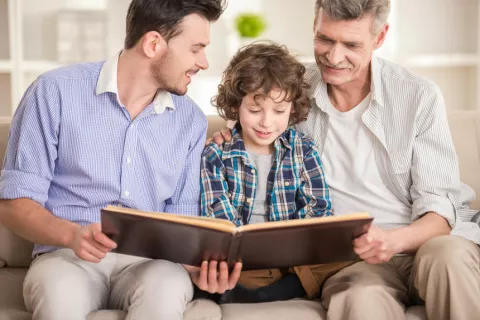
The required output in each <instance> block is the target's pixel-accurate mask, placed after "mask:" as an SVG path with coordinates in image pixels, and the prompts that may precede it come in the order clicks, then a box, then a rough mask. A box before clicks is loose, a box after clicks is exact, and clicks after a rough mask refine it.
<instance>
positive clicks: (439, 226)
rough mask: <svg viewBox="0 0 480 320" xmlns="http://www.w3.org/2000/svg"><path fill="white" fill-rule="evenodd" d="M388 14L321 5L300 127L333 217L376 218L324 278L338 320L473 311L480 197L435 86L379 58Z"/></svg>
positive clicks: (326, 300)
mask: <svg viewBox="0 0 480 320" xmlns="http://www.w3.org/2000/svg"><path fill="white" fill-rule="evenodd" d="M389 11H390V1H389V0H317V2H316V17H315V24H314V32H315V40H314V41H315V58H316V62H317V63H316V65H315V64H313V65H311V66H307V69H308V71H307V82H309V84H310V85H311V89H310V99H311V103H312V105H313V108H312V111H311V113H310V115H309V116H308V119H307V121H305V122H304V123H302V124H300V125H297V129H299V130H300V131H302V132H304V133H306V134H308V135H310V136H311V137H313V138H314V140H315V142H316V144H317V147H318V149H319V151H320V153H321V157H322V161H323V164H324V169H325V174H326V180H327V183H328V184H329V186H330V190H331V196H332V202H333V208H334V210H335V214H337V215H342V214H345V213H348V212H355V211H368V212H370V213H371V214H372V216H373V217H374V218H375V220H374V226H372V227H371V228H370V230H369V232H368V233H367V234H365V235H363V236H362V237H360V238H358V239H355V240H354V243H353V245H354V247H355V251H356V252H357V253H358V255H359V256H360V258H361V259H362V260H363V261H360V262H357V263H355V264H353V265H351V266H349V267H347V268H345V269H343V270H342V271H340V272H339V273H337V274H336V275H334V276H332V277H331V278H330V279H328V280H327V282H326V283H325V285H324V287H323V292H322V302H323V305H324V306H325V307H326V308H328V317H329V319H332V320H337V319H338V320H341V319H342V320H345V319H382V320H384V319H399V320H400V319H405V313H404V310H405V307H406V306H408V305H411V304H413V303H418V302H422V300H423V301H424V302H425V305H426V310H427V315H428V318H429V319H435V320H440V319H456V320H463V319H465V320H466V319H476V318H477V317H478V315H479V314H480V304H479V303H478V297H479V296H480V268H479V264H480V250H479V248H478V246H477V245H476V244H475V243H474V242H472V241H470V240H466V239H465V238H467V239H473V240H476V241H477V242H478V241H479V239H480V236H479V234H480V230H479V228H478V225H476V224H473V223H471V222H466V221H470V219H471V217H472V215H473V214H474V211H472V210H469V208H468V203H469V201H470V200H471V199H472V198H473V197H474V193H473V192H472V190H471V189H470V188H468V187H467V186H465V185H463V184H462V183H461V182H460V180H459V170H458V161H457V157H456V153H455V150H454V147H453V143H452V139H451V136H450V132H449V127H448V123H447V119H446V114H445V106H444V101H443V98H442V94H441V92H440V90H439V88H438V87H437V86H436V85H435V84H434V83H432V82H430V81H428V80H426V79H423V78H421V77H419V76H418V75H415V74H413V73H411V72H409V71H408V70H406V69H404V68H402V67H400V66H397V65H395V64H393V63H391V62H388V61H385V60H383V59H380V58H378V57H376V56H375V55H374V54H373V52H374V51H375V50H376V49H378V48H379V47H380V46H381V45H382V44H383V42H384V40H385V37H386V35H387V31H388V28H389V26H388V24H387V18H388V14H389ZM218 140H221V139H217V142H219V141H218ZM452 228H454V229H453V231H452ZM467 231H468V232H469V233H468V232H467ZM450 233H452V234H456V235H461V236H463V237H459V236H451V235H449V234H450Z"/></svg>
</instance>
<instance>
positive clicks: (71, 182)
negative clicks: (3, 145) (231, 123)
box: [0, 0, 239, 320]
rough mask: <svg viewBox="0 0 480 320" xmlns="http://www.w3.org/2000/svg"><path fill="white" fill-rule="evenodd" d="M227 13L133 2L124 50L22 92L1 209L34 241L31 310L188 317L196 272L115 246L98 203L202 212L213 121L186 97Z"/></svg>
mask: <svg viewBox="0 0 480 320" xmlns="http://www.w3.org/2000/svg"><path fill="white" fill-rule="evenodd" d="M222 11H223V1H221V0H203V1H198V0H183V1H180V2H179V1H166V0H133V1H132V3H131V4H130V7H129V10H128V16H127V36H126V39H125V48H124V50H123V51H122V52H121V53H119V54H118V55H116V56H115V57H112V58H111V59H109V60H107V61H106V62H100V63H82V64H77V65H73V66H69V67H64V68H60V69H57V70H54V71H51V72H48V73H46V74H44V75H42V76H40V77H39V78H38V79H37V80H36V81H35V82H34V83H33V84H32V85H31V86H30V88H29V89H28V90H27V92H26V93H25V96H24V97H23V99H22V101H21V103H20V105H19V107H18V110H17V112H16V114H15V116H14V119H13V122H12V128H11V132H10V140H9V144H8V150H7V155H6V159H5V164H4V168H3V171H2V175H1V178H0V197H1V198H2V199H4V200H2V201H1V208H0V218H1V223H2V224H3V225H5V226H6V227H8V228H10V229H11V230H13V231H14V232H16V233H17V234H19V235H20V236H23V237H25V238H26V239H28V240H30V241H32V242H34V243H36V245H35V249H34V252H33V256H34V257H35V260H34V261H33V263H32V266H31V268H30V269H29V271H28V274H27V276H26V278H25V282H24V298H25V304H26V307H27V310H29V311H31V312H33V317H34V319H48V320H55V319H62V320H63V319H86V317H87V315H88V314H89V313H90V312H91V311H94V310H98V309H106V308H113V309H123V310H126V311H128V317H127V319H168V320H170V319H179V320H180V319H182V318H183V311H184V309H185V306H186V304H187V303H188V302H189V301H190V300H191V298H192V294H193V287H192V282H191V280H190V276H189V273H188V272H187V271H185V269H184V268H182V267H181V266H180V265H177V264H174V263H171V262H169V261H160V260H156V261H154V260H149V259H143V258H139V257H133V256H125V255H120V254H113V253H109V251H110V250H111V249H113V248H115V246H116V244H115V243H113V242H112V241H111V240H110V239H108V238H107V237H106V236H105V235H104V234H102V233H101V228H100V225H99V223H98V222H99V218H100V217H99V213H100V208H102V207H104V206H106V205H109V204H111V205H119V206H127V207H133V208H137V209H141V210H149V211H165V212H171V213H178V214H187V215H198V213H199V200H198V199H199V196H200V194H199V189H200V188H199V186H198V180H199V172H200V156H201V152H202V150H203V147H204V141H205V132H206V127H207V121H206V119H205V116H204V115H203V113H202V112H201V110H200V109H199V108H198V107H197V106H196V105H195V103H193V102H192V101H191V100H190V99H189V98H188V97H186V96H183V95H184V94H185V93H186V91H187V86H188V84H189V83H190V81H191V78H192V76H193V75H195V74H196V73H197V72H198V71H200V70H204V69H206V68H208V62H207V59H206V57H205V52H204V48H205V47H206V46H207V45H208V44H209V41H210V39H209V38H210V35H209V29H210V22H212V21H216V20H217V19H218V17H219V16H220V14H221V13H222ZM179 245H180V244H179ZM215 268H216V265H215ZM215 271H216V270H215ZM238 275H239V271H238V272H237V275H235V272H234V273H233V274H232V275H231V276H230V279H229V278H228V273H226V272H225V271H224V270H223V271H222V272H221V274H220V275H219V277H220V278H221V279H222V282H221V284H220V285H219V284H218V279H217V278H214V277H211V278H208V279H207V278H206V272H205V271H203V272H201V273H200V274H199V275H194V276H193V279H194V280H195V281H200V282H202V283H203V282H205V283H207V284H208V285H210V286H212V287H214V288H215V290H219V291H220V292H222V291H224V290H225V289H226V288H227V287H229V286H232V284H231V283H229V282H228V281H230V280H232V279H233V280H232V282H233V283H234V282H236V279H235V277H236V278H238ZM225 279H227V280H228V281H225ZM207 280H208V281H207Z"/></svg>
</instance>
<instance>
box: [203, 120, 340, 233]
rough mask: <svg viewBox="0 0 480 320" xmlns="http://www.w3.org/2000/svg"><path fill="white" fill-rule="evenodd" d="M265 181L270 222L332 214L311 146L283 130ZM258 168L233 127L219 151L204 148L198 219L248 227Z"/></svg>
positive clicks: (305, 138)
mask: <svg viewBox="0 0 480 320" xmlns="http://www.w3.org/2000/svg"><path fill="white" fill-rule="evenodd" d="M274 146H275V155H274V160H273V164H272V169H271V171H270V173H269V175H268V179H267V188H266V189H267V198H266V202H267V210H268V212H267V216H268V218H269V221H279V220H291V219H302V218H309V217H313V216H329V215H332V210H331V209H332V203H331V201H330V195H329V190H328V186H327V184H326V182H325V177H324V174H323V167H322V163H321V160H320V156H319V154H318V152H317V150H316V149H315V145H314V142H313V141H312V140H311V139H309V138H307V137H306V136H304V135H303V134H301V133H299V132H297V131H295V130H294V129H287V130H286V131H285V132H284V133H282V135H281V136H280V137H279V138H277V139H276V140H275V143H274ZM256 170H257V169H256V168H255V166H254V164H253V163H252V162H251V161H250V159H249V158H248V153H247V151H246V149H245V145H244V143H243V140H242V138H241V136H240V133H239V132H238V127H236V128H235V129H233V131H232V140H231V141H230V142H225V143H224V144H223V146H219V145H217V144H215V143H212V144H210V145H209V146H208V147H207V148H205V150H204V152H203V155H202V167H201V181H202V190H201V211H202V215H203V216H207V217H214V218H223V219H228V220H230V221H232V222H234V223H235V224H236V225H237V226H240V225H245V224H248V223H249V220H250V217H251V215H252V210H253V204H254V200H255V191H256V188H257V185H258V181H257V176H258V174H257V171H256Z"/></svg>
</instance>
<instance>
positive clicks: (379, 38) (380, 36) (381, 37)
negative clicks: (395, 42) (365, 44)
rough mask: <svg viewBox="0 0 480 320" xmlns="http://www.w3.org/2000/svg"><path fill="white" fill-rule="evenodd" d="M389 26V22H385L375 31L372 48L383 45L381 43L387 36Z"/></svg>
mask: <svg viewBox="0 0 480 320" xmlns="http://www.w3.org/2000/svg"><path fill="white" fill-rule="evenodd" d="M389 27H390V26H389V24H388V23H386V24H385V25H384V26H383V27H382V29H381V30H380V31H379V32H378V33H377V35H376V37H375V38H376V39H375V44H374V46H373V50H376V49H378V48H380V47H381V46H382V45H383V43H384V42H385V38H386V37H387V33H388V28H389Z"/></svg>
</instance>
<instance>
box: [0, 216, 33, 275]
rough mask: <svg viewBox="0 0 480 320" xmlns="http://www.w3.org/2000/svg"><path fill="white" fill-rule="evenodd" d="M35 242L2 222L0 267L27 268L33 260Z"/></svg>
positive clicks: (0, 231) (0, 229) (0, 227)
mask: <svg viewBox="0 0 480 320" xmlns="http://www.w3.org/2000/svg"><path fill="white" fill-rule="evenodd" d="M32 250H33V244H32V243H31V242H29V241H27V240H24V239H22V238H20V237H19V236H17V235H15V234H14V233H13V232H11V231H10V230H8V229H7V228H5V227H4V226H2V225H1V224H0V268H1V267H2V266H3V265H6V266H7V267H14V268H26V267H28V266H29V265H30V262H31V261H32Z"/></svg>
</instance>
